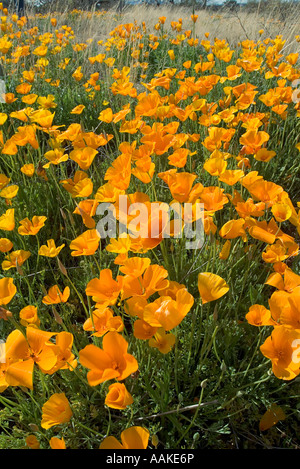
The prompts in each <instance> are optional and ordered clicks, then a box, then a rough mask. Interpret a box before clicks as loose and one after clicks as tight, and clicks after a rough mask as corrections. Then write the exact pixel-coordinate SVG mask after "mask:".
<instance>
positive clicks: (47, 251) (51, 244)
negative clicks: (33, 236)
mask: <svg viewBox="0 0 300 469" xmlns="http://www.w3.org/2000/svg"><path fill="white" fill-rule="evenodd" d="M64 246H65V244H62V245H61V246H58V247H56V245H55V241H54V239H48V241H47V246H46V245H43V246H41V247H40V249H39V255H40V256H45V257H56V256H58V254H59V253H60V251H61V250H62V249H63V247H64Z"/></svg>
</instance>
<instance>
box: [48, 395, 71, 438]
mask: <svg viewBox="0 0 300 469" xmlns="http://www.w3.org/2000/svg"><path fill="white" fill-rule="evenodd" d="M72 415H73V412H72V410H71V407H70V404H69V401H68V399H67V397H66V395H65V393H64V392H62V393H55V394H53V395H52V396H51V397H50V399H49V400H48V401H47V402H45V404H44V405H43V407H42V422H41V427H42V428H45V429H46V430H48V429H49V428H51V427H54V426H55V425H60V424H62V423H67V422H69V421H70V419H71V417H72Z"/></svg>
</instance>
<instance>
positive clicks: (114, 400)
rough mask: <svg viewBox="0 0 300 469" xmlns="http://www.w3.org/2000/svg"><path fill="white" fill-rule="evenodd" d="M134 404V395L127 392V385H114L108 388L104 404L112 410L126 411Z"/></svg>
mask: <svg viewBox="0 0 300 469" xmlns="http://www.w3.org/2000/svg"><path fill="white" fill-rule="evenodd" d="M132 403H133V397H132V395H131V394H130V393H129V392H128V391H127V389H126V386H125V384H123V383H113V384H111V385H110V386H109V388H108V393H107V394H106V397H105V401H104V404H105V405H107V406H108V407H111V408H112V409H126V407H127V406H129V405H131V404H132Z"/></svg>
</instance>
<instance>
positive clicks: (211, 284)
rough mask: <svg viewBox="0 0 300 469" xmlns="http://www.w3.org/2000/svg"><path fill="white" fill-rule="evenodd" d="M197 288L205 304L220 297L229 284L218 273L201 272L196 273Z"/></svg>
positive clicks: (226, 290) (225, 291)
mask: <svg viewBox="0 0 300 469" xmlns="http://www.w3.org/2000/svg"><path fill="white" fill-rule="evenodd" d="M198 290H199V293H200V296H201V300H202V303H203V304H205V303H209V302H210V301H214V300H217V299H219V298H221V297H222V296H223V295H225V294H226V293H227V292H228V290H229V286H228V285H227V283H226V282H225V280H224V279H222V277H220V276H219V275H216V274H212V273H210V272H203V273H200V274H199V275H198Z"/></svg>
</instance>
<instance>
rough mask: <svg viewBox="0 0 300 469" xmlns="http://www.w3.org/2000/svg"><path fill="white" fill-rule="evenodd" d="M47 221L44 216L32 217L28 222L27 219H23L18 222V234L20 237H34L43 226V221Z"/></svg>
mask: <svg viewBox="0 0 300 469" xmlns="http://www.w3.org/2000/svg"><path fill="white" fill-rule="evenodd" d="M46 220H47V217H44V216H40V217H38V216H34V217H33V218H32V221H30V220H29V219H28V218H24V219H23V220H21V221H20V225H21V226H19V228H18V233H19V234H20V235H22V236H28V235H31V236H34V235H36V234H37V233H38V232H39V231H40V229H41V228H42V227H43V226H44V225H45V221H46Z"/></svg>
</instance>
